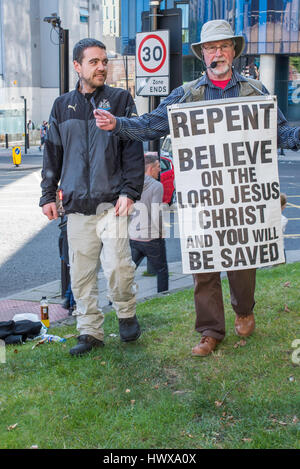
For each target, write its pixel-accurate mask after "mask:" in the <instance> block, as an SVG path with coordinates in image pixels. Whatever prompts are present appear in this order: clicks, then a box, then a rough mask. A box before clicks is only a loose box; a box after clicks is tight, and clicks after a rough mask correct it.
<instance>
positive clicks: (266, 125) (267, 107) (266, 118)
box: [259, 103, 274, 129]
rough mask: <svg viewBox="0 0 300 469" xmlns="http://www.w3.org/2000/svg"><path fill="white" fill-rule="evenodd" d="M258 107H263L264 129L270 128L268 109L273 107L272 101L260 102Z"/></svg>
mask: <svg viewBox="0 0 300 469" xmlns="http://www.w3.org/2000/svg"><path fill="white" fill-rule="evenodd" d="M259 107H260V109H264V129H269V128H270V109H274V103H269V104H260V105H259Z"/></svg>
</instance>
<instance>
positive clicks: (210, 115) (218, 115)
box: [207, 107, 223, 134]
mask: <svg viewBox="0 0 300 469" xmlns="http://www.w3.org/2000/svg"><path fill="white" fill-rule="evenodd" d="M222 120H223V112H222V110H221V109H219V108H217V107H213V108H209V109H207V122H208V131H209V133H210V134H214V133H215V124H217V123H218V122H221V121H222Z"/></svg>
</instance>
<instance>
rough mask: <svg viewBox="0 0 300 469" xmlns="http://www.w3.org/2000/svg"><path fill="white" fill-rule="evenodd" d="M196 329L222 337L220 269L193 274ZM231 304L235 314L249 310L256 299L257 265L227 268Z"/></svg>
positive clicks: (218, 337) (209, 334)
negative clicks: (233, 269) (253, 266)
mask: <svg viewBox="0 0 300 469" xmlns="http://www.w3.org/2000/svg"><path fill="white" fill-rule="evenodd" d="M193 277H194V299H195V309H196V324H195V329H196V331H198V332H200V333H201V334H203V335H204V336H210V337H214V338H215V339H217V340H222V339H224V337H225V315H224V304H223V296H222V286H221V275H220V272H212V273H207V274H194V276H193ZM227 277H228V281H229V286H230V297H231V305H232V308H233V309H234V311H235V312H236V314H238V315H239V316H247V315H249V314H251V313H252V311H253V308H254V305H255V300H254V292H255V277H256V269H248V270H235V271H231V272H227Z"/></svg>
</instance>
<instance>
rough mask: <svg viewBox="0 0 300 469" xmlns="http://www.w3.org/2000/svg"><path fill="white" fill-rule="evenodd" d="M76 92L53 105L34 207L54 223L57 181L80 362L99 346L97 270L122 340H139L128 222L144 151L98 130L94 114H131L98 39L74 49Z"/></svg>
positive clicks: (75, 350) (141, 177) (138, 193)
mask: <svg viewBox="0 0 300 469" xmlns="http://www.w3.org/2000/svg"><path fill="white" fill-rule="evenodd" d="M73 59H74V62H73V63H74V68H75V70H76V72H77V74H78V78H79V80H78V83H77V86H76V89H75V90H73V91H71V92H69V93H66V94H64V95H62V96H60V97H59V98H57V99H56V101H55V102H54V105H53V108H52V111H51V116H50V120H49V129H48V132H47V137H46V140H45V149H44V161H43V170H42V183H41V187H42V197H41V200H40V206H42V209H43V213H44V214H45V215H46V216H47V217H48V219H49V220H53V219H57V218H58V213H57V209H56V203H55V200H56V191H57V188H58V184H59V182H60V189H62V192H63V206H64V209H65V212H66V214H67V215H68V225H67V232H68V243H69V260H70V274H71V285H72V291H73V294H74V298H75V301H76V305H77V306H76V311H75V315H76V317H77V329H78V331H79V333H80V335H79V337H78V344H77V345H76V346H74V347H73V348H72V349H71V350H70V353H71V354H72V355H82V354H83V353H86V352H88V351H90V350H91V349H92V348H94V347H101V346H102V345H103V337H104V332H103V328H102V324H103V321H104V316H103V314H102V311H101V309H100V308H99V307H98V282H97V274H98V270H99V267H100V263H101V264H102V267H103V270H104V274H105V276H106V279H107V284H108V289H109V292H110V297H111V299H112V301H113V304H114V307H115V309H116V313H117V316H118V319H119V331H120V337H121V340H122V341H124V342H129V341H133V340H136V339H137V338H138V337H139V336H140V333H141V331H140V326H139V323H138V320H137V317H136V299H135V293H134V285H133V281H134V272H135V265H134V263H133V262H132V259H131V253H130V247H129V239H128V232H127V216H128V212H129V210H130V208H131V206H132V205H133V204H134V202H135V201H136V200H138V199H140V196H141V193H142V189H143V182H144V155H143V146H142V144H141V143H139V142H136V141H133V142H132V141H122V140H120V139H119V138H118V137H116V136H112V135H109V134H108V133H107V132H104V131H102V130H100V129H99V128H98V127H96V123H95V119H94V115H93V111H94V109H97V108H102V109H110V110H111V111H112V112H113V113H114V114H116V115H118V116H127V117H130V116H131V115H132V113H136V110H135V105H134V102H133V99H132V97H131V96H130V94H129V93H128V92H127V91H125V90H122V89H120V88H111V87H109V86H107V85H105V80H106V76H107V68H108V59H107V54H106V49H105V46H104V44H103V43H102V42H100V41H98V40H96V39H82V40H81V41H79V42H78V43H77V44H76V45H75V47H74V49H73Z"/></svg>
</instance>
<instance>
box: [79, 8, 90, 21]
mask: <svg viewBox="0 0 300 469" xmlns="http://www.w3.org/2000/svg"><path fill="white" fill-rule="evenodd" d="M79 12H80V23H88V22H89V10H88V9H87V8H79Z"/></svg>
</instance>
